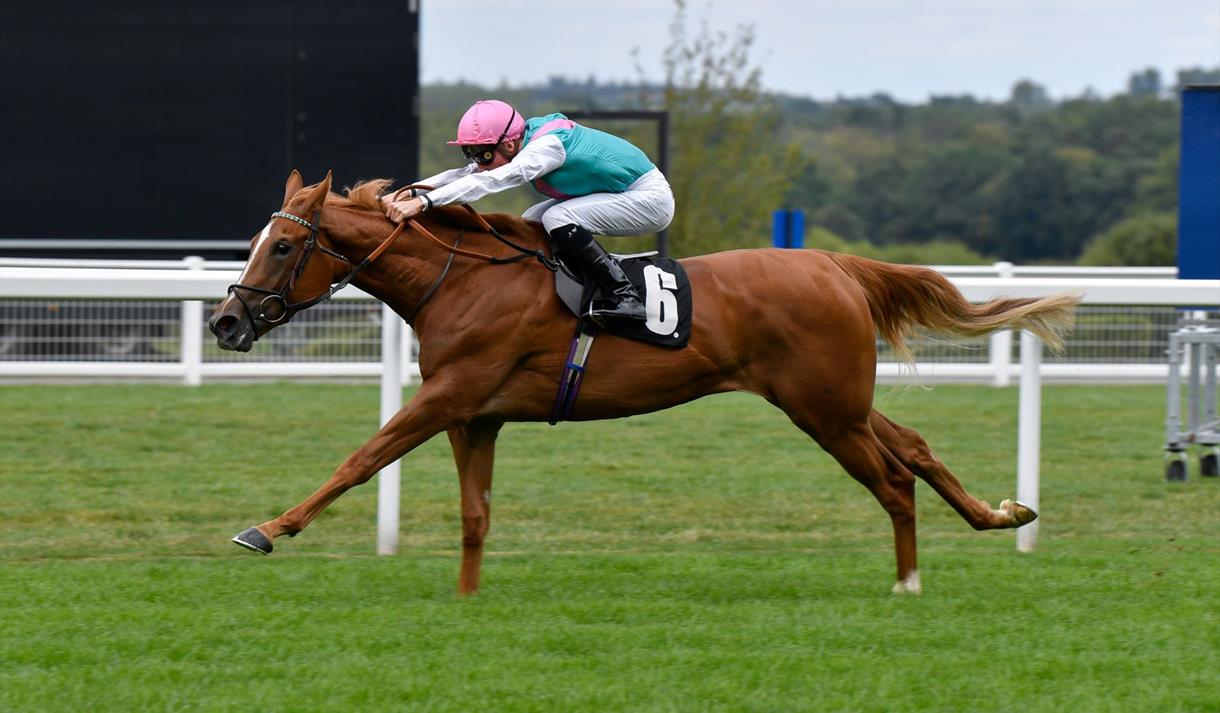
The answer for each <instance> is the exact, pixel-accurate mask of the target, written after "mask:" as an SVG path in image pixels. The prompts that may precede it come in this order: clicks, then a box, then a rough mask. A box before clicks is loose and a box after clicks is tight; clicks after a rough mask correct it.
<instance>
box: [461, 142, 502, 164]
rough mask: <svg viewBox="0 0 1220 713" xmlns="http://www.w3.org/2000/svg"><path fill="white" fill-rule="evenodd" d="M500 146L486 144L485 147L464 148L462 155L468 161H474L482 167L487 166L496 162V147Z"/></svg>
mask: <svg viewBox="0 0 1220 713" xmlns="http://www.w3.org/2000/svg"><path fill="white" fill-rule="evenodd" d="M499 145H500V144H486V145H484V146H463V147H462V155H463V156H465V157H466V158H467V160H470V161H474V162H475V163H477V164H479V165H480V166H486V165H487V164H489V163H491V162H492V161H494V160H496V147H497V146H499Z"/></svg>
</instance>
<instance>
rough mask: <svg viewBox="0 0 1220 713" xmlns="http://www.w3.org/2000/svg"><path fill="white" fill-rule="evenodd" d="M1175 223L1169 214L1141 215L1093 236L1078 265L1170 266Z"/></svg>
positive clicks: (1173, 261) (1173, 258)
mask: <svg viewBox="0 0 1220 713" xmlns="http://www.w3.org/2000/svg"><path fill="white" fill-rule="evenodd" d="M1177 238H1178V221H1177V217H1176V216H1175V215H1174V214H1173V213H1145V214H1143V215H1137V216H1135V217H1133V218H1127V219H1126V220H1124V221H1122V222H1120V223H1118V224H1116V225H1114V226H1113V227H1111V228H1110V229H1109V230H1106V231H1105V232H1103V233H1101V234H1100V235H1098V236H1097V237H1095V238H1094V239H1093V240H1092V241H1090V242H1089V244H1088V245H1087V246H1086V247H1085V250H1084V254H1083V255H1081V256H1080V264H1081V265H1106V266H1112V265H1130V266H1151V265H1174V264H1176V260H1177Z"/></svg>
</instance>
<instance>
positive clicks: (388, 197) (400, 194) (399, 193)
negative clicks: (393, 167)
mask: <svg viewBox="0 0 1220 713" xmlns="http://www.w3.org/2000/svg"><path fill="white" fill-rule="evenodd" d="M414 195H415V189H414V188H409V187H408V188H399V189H398V190H396V191H394V192H393V193H387V194H385V195H384V196H382V197H381V202H382V203H385V204H386V205H389V204H390V203H395V202H397V201H405V200H408V199H410V198H412V197H413V196H414Z"/></svg>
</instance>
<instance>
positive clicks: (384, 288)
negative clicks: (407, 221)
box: [330, 211, 443, 319]
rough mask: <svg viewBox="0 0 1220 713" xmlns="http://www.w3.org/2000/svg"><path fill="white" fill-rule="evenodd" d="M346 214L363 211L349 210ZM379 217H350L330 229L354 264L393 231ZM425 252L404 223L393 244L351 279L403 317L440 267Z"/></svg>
mask: <svg viewBox="0 0 1220 713" xmlns="http://www.w3.org/2000/svg"><path fill="white" fill-rule="evenodd" d="M349 215H351V216H361V215H362V214H361V213H360V212H357V211H351V212H349ZM379 217H380V216H369V217H367V219H361V218H353V219H349V220H347V221H345V222H343V223H342V224H340V225H337V226H335V227H334V228H332V229H331V230H330V234H331V236H332V238H333V240H334V241H335V243H336V245H335V249H336V250H337V251H338V252H340V253H341V254H343V255H345V256H347V258H348V259H349V260H351V262H352V264H353V266H354V265H359V264H360V262H361V260H363V259H364V258H366V257H368V256H369V255H370V254H372V252H373V251H374V250H376V249H377V247H378V246H380V245H381V243H382V242H384V241H385V240H386V239H387V238H388V237H390V235H391V234H392V233H393V228H392V227H390V226H389V225H388V224H387V223H386V222H385V221H384V220H379V219H378V218H379ZM424 252H425V251H424V250H421V249H420V248H419V245H418V244H417V241H413V236H412V235H411V229H410V227H405V228H403V230H402V231H400V232H399V234H398V237H397V238H395V239H394V244H393V245H391V246H390V247H389V248H388V249H387V250H386V251H385V252H383V253H382V254H381V255H379V256H378V257H377V259H375V260H374V261H373V262H371V263H369V264H368V265H367V266H366V267H365V268H364V269H363V270H361V271H360V274H359V275H358V276H357V277H356V279H355V280H354V281H353V282H354V284H355V285H356V286H357V287H359V288H360V289H362V290H364V291H365V292H367V293H369V294H370V295H372V296H374V297H376V298H377V299H379V300H381V301H382V302H384V303H386V304H387V305H389V306H390V308H391V309H393V310H394V311H395V312H397V313H398V314H400V315H402V316H403V318H404V319H405V318H407V317H409V316H410V315H411V314H412V312H413V311H414V308H415V306H416V305H418V304H419V301H420V300H421V299H422V298H423V296H424V294H425V293H426V292H427V290H428V288H429V286H430V285H431V284H432V281H433V280H435V279H436V276H437V275H439V274H440V271H441V269H443V263H442V264H437V265H434V264H433V263H434V262H435V260H434V259H433V256H431V255H425V254H424ZM433 252H439V251H433Z"/></svg>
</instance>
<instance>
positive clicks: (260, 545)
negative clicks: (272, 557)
mask: <svg viewBox="0 0 1220 713" xmlns="http://www.w3.org/2000/svg"><path fill="white" fill-rule="evenodd" d="M233 542H236V543H237V544H239V545H241V546H242V547H245V548H246V549H247V550H254V551H255V552H258V553H259V554H264V555H269V554H271V549H272V546H271V540H268V539H267V536H266V535H264V534H263V533H262V532H259V529H258V528H257V527H250V528H246V529H245V530H243V531H242V532H241V533H240V534H238V535H237V537H234V538H233Z"/></svg>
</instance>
